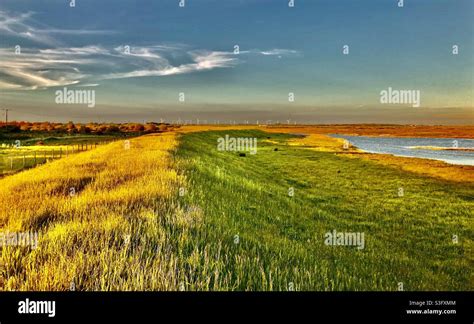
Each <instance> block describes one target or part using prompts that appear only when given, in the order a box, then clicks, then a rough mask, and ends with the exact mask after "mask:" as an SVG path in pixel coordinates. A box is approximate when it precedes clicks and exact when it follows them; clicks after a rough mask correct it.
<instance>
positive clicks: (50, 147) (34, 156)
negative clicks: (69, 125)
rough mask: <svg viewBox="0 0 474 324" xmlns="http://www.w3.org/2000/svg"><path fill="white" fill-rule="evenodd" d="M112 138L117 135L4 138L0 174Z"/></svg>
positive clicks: (110, 140)
mask: <svg viewBox="0 0 474 324" xmlns="http://www.w3.org/2000/svg"><path fill="white" fill-rule="evenodd" d="M43 135H44V134H43ZM19 138H22V137H21V136H20V137H19ZM115 140H119V138H118V137H117V136H107V135H101V136H98V135H97V136H96V135H72V136H46V135H45V136H42V137H31V138H26V139H23V138H22V139H18V140H17V139H15V137H11V138H9V139H8V140H7V141H1V142H0V176H1V175H5V174H12V173H15V172H18V171H21V170H23V169H28V168H32V167H35V166H36V165H38V164H43V163H46V162H49V161H52V160H55V159H60V158H63V157H66V156H69V155H70V154H75V153H77V152H81V151H87V150H89V149H92V148H94V147H96V146H97V145H104V144H107V143H110V142H112V141H115Z"/></svg>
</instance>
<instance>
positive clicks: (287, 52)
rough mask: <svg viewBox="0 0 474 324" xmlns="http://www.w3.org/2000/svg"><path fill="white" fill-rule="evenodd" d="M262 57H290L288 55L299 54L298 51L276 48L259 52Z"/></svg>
mask: <svg viewBox="0 0 474 324" xmlns="http://www.w3.org/2000/svg"><path fill="white" fill-rule="evenodd" d="M259 53H260V54H262V55H267V56H268V55H276V56H288V55H297V54H299V52H298V51H295V50H289V49H283V48H274V49H271V50H267V51H259Z"/></svg>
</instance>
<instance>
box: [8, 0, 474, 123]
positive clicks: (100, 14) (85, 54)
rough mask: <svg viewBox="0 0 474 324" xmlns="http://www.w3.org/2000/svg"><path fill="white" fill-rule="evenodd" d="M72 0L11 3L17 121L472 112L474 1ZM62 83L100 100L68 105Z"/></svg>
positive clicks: (464, 115)
mask: <svg viewBox="0 0 474 324" xmlns="http://www.w3.org/2000/svg"><path fill="white" fill-rule="evenodd" d="M70 1H71V0H42V1H38V0H36V1H35V0H2V2H1V3H0V109H1V108H8V109H10V111H9V114H10V118H11V119H15V120H31V121H43V120H49V121H68V120H73V121H79V122H80V121H84V122H85V121H117V122H125V121H157V120H159V119H161V118H162V119H164V120H165V121H172V120H178V119H179V120H183V121H184V120H196V119H200V120H202V121H208V122H216V121H217V120H219V121H220V122H222V123H224V122H226V121H227V122H229V121H234V120H235V121H237V122H246V121H249V122H253V123H254V122H256V121H257V120H259V121H260V122H264V121H267V122H270V121H271V122H276V121H279V122H285V123H287V122H288V121H289V122H290V123H293V122H297V123H419V124H472V122H473V120H474V109H473V107H474V104H473V98H474V96H473V88H474V82H473V75H474V23H473V21H474V10H473V9H474V4H473V3H474V2H473V1H472V0H457V1H452V0H405V1H404V4H403V7H400V6H399V1H400V0H363V1H356V0H295V1H294V6H293V7H290V6H289V1H290V0H226V1H222V0H221V1H219V0H185V5H184V7H181V6H180V5H179V2H180V0H153V1H152V0H146V1H145V0H138V1H123V0H101V1H96V0H76V1H75V6H74V7H71V5H70ZM346 45H347V46H348V47H347V48H346V49H348V52H347V51H346V52H343V50H344V49H345V47H344V46H346ZM236 46H238V50H239V51H238V52H237V51H236ZM453 46H457V49H458V52H457V54H453ZM18 50H19V51H18ZM65 87H66V88H67V89H68V90H88V91H93V92H94V98H95V105H94V107H88V106H87V105H86V104H81V103H75V104H67V103H57V100H56V99H57V91H58V90H63V89H64V88H65ZM388 88H392V89H395V90H413V91H419V93H420V102H421V103H420V107H413V105H411V104H409V103H408V104H407V103H396V102H395V103H388V104H382V103H381V100H380V97H381V95H380V93H381V91H383V90H386V89H388ZM290 94H291V98H292V99H293V100H291V101H290V100H289V98H290ZM183 98H184V100H183ZM180 99H181V101H180ZM0 113H3V112H2V111H0Z"/></svg>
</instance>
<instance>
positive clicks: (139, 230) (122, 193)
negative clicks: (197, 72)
mask: <svg viewBox="0 0 474 324" xmlns="http://www.w3.org/2000/svg"><path fill="white" fill-rule="evenodd" d="M176 145H177V140H176V137H175V135H173V134H169V133H168V134H164V135H148V136H144V137H141V138H137V139H132V140H130V148H129V149H126V147H125V145H124V142H122V141H118V142H115V143H111V144H109V145H105V146H102V147H99V148H97V149H95V150H92V151H88V152H83V153H79V154H77V155H73V156H70V157H67V158H64V159H62V160H58V161H54V162H51V163H49V164H46V165H43V166H40V167H37V168H35V169H32V170H29V171H25V172H21V173H18V174H16V175H13V176H10V177H7V178H4V179H1V180H0V231H1V232H4V233H5V232H26V231H36V232H38V233H39V244H38V247H37V248H36V249H32V248H31V247H29V246H26V247H8V246H7V247H3V248H2V249H0V251H1V254H0V267H1V268H0V270H1V271H0V289H2V290H66V289H70V287H71V286H73V287H76V289H83V290H111V289H114V290H129V289H140V290H146V289H176V287H178V284H177V280H178V275H177V273H176V262H177V261H176V257H177V256H176V255H175V254H174V253H172V251H171V249H170V244H171V243H172V242H169V240H167V232H166V230H167V228H168V227H169V225H170V224H173V227H176V224H178V225H179V224H181V225H180V226H185V225H183V224H187V223H186V217H187V216H186V215H184V213H179V210H180V208H179V206H173V205H172V203H170V201H171V198H172V196H175V195H176V193H177V190H178V188H179V186H180V183H181V182H182V181H183V179H182V178H181V177H180V176H179V175H178V174H177V173H176V171H175V170H173V168H172V159H171V155H170V151H172V150H173V149H175V147H176ZM71 188H74V191H75V193H74V192H73V193H74V194H71ZM169 208H174V209H175V210H176V211H178V212H174V213H172V214H168V213H167V212H168V210H169ZM185 216H186V217H185ZM167 224H168V225H167ZM186 226H188V227H189V225H186ZM129 235H130V236H129ZM183 235H186V232H185V231H183V232H182V235H180V236H177V237H176V240H178V241H179V240H181V239H182V238H183ZM132 247H133V252H132ZM164 278H168V279H167V280H164Z"/></svg>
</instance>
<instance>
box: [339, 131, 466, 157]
mask: <svg viewBox="0 0 474 324" xmlns="http://www.w3.org/2000/svg"><path fill="white" fill-rule="evenodd" d="M331 136H333V137H337V138H344V139H346V140H348V141H349V142H350V143H351V144H352V145H354V146H356V147H358V148H359V149H361V150H364V151H366V152H370V153H384V154H393V155H397V156H407V157H417V158H425V159H433V160H441V161H445V162H447V163H451V164H463V165H474V152H465V151H446V150H442V151H434V150H429V149H419V148H417V149H415V148H413V146H433V147H446V148H452V147H454V146H455V144H456V142H455V141H457V146H458V147H459V148H474V139H461V138H414V137H408V138H407V137H369V136H348V135H339V134H334V135H331Z"/></svg>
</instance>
